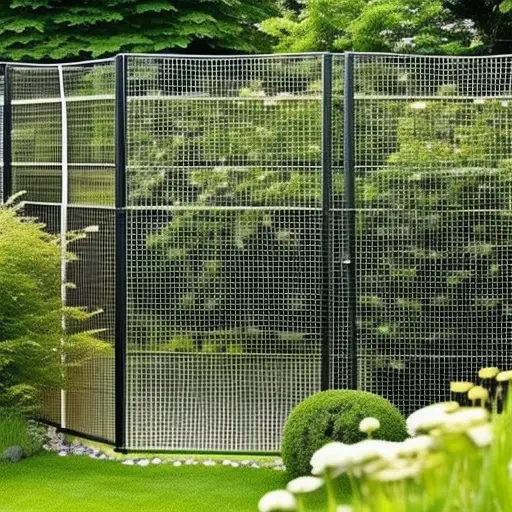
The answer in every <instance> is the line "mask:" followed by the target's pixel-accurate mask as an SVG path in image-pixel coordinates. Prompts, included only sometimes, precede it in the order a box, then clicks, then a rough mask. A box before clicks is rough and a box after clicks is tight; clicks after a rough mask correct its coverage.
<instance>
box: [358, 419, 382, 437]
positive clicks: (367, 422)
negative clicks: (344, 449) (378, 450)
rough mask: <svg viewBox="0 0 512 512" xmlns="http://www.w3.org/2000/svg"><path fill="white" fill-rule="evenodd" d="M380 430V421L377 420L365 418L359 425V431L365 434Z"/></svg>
mask: <svg viewBox="0 0 512 512" xmlns="http://www.w3.org/2000/svg"><path fill="white" fill-rule="evenodd" d="M379 428H380V421H379V420H378V419H377V418H364V420H362V421H361V423H359V430H360V431H361V432H364V433H365V434H371V433H372V432H375V431H376V430H378V429H379Z"/></svg>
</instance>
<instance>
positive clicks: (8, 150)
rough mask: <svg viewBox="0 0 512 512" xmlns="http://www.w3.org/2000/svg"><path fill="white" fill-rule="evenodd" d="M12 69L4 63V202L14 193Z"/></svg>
mask: <svg viewBox="0 0 512 512" xmlns="http://www.w3.org/2000/svg"><path fill="white" fill-rule="evenodd" d="M11 82H12V71H11V67H10V66H9V65H8V64H5V65H4V108H3V119H2V124H3V130H2V135H3V140H2V143H3V153H4V154H3V180H2V185H3V189H2V193H3V198H2V199H3V202H4V203H5V202H7V200H8V199H9V197H11V194H12V135H11V131H12V105H11V101H12V90H11V86H12V83H11Z"/></svg>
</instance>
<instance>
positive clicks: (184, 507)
mask: <svg viewBox="0 0 512 512" xmlns="http://www.w3.org/2000/svg"><path fill="white" fill-rule="evenodd" d="M286 481H287V477H286V474H285V473H283V472H279V471H275V470H272V469H254V468H232V467H225V466H222V465H217V466H214V467H204V466H181V467H174V466H172V465H169V464H166V465H160V466H149V467H137V466H124V465H122V464H119V463H118V462H112V461H98V460H92V459H90V458H88V457H77V456H74V457H73V456H69V457H59V456H57V455H55V454H53V453H45V454H43V455H39V456H36V457H32V458H28V459H25V460H23V461H21V462H19V463H17V464H10V463H0V511H2V512H43V511H44V512H56V511H59V512H89V511H90V512H93V511H94V512H102V511H123V512H131V511H134V512H135V511H137V512H160V511H162V512H163V511H172V512H189V511H190V512H243V511H246V510H247V511H256V510H257V503H258V500H259V499H260V498H261V496H263V494H265V493H266V492H268V491H271V490H273V489H278V488H283V487H285V486H286ZM324 500H325V496H324V494H323V491H318V492H317V493H315V495H314V496H312V497H311V501H310V507H309V508H308V510H312V511H320V510H323V508H322V504H323V503H325V501H324Z"/></svg>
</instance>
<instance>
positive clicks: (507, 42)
mask: <svg viewBox="0 0 512 512" xmlns="http://www.w3.org/2000/svg"><path fill="white" fill-rule="evenodd" d="M444 5H445V6H446V7H447V8H448V9H449V10H450V11H451V12H453V13H454V14H455V15H456V16H458V17H460V18H470V19H471V20H473V22H474V23H475V27H476V28H477V30H478V32H479V34H480V35H481V39H482V44H483V46H484V48H485V49H486V51H487V52H488V53H494V54H498V55H499V54H504V53H511V52H512V39H511V38H510V31H511V30H512V13H511V12H510V10H511V8H512V2H510V0H444Z"/></svg>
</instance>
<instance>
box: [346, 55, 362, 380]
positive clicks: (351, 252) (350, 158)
mask: <svg viewBox="0 0 512 512" xmlns="http://www.w3.org/2000/svg"><path fill="white" fill-rule="evenodd" d="M344 88H345V94H344V97H345V98H344V116H343V117H344V119H343V123H344V124H343V166H344V176H345V179H344V184H345V207H344V219H343V220H344V224H345V227H344V232H345V237H344V238H345V244H344V256H343V266H344V273H345V279H344V282H345V284H346V286H347V299H348V301H347V315H348V340H349V351H350V352H349V366H350V387H351V388H352V389H357V387H358V375H357V374H358V354H357V349H358V347H357V295H356V260H355V258H356V212H355V206H356V205H355V176H354V174H355V169H354V167H355V159H354V151H355V146H354V135H355V134H354V54H353V53H350V52H348V53H346V54H345V84H344Z"/></svg>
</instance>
